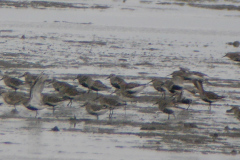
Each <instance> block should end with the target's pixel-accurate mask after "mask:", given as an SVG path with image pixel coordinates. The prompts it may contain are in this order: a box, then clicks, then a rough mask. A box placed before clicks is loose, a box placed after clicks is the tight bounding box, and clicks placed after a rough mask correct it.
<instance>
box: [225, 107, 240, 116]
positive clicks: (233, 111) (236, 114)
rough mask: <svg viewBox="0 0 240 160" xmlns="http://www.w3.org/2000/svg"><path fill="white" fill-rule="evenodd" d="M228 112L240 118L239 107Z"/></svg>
mask: <svg viewBox="0 0 240 160" xmlns="http://www.w3.org/2000/svg"><path fill="white" fill-rule="evenodd" d="M226 112H227V113H234V115H235V116H236V117H237V118H240V109H239V107H237V106H234V107H232V108H231V109H229V110H227V111H226Z"/></svg>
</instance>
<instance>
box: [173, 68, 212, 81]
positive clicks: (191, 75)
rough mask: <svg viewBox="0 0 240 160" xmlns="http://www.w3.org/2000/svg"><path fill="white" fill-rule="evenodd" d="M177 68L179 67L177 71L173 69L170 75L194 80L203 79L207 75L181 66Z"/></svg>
mask: <svg viewBox="0 0 240 160" xmlns="http://www.w3.org/2000/svg"><path fill="white" fill-rule="evenodd" d="M179 69H180V70H179V71H174V72H173V73H171V74H170V75H172V77H174V76H180V77H183V79H184V80H194V79H196V80H205V79H206V78H208V75H206V74H204V73H202V72H198V71H190V69H188V68H182V67H179Z"/></svg>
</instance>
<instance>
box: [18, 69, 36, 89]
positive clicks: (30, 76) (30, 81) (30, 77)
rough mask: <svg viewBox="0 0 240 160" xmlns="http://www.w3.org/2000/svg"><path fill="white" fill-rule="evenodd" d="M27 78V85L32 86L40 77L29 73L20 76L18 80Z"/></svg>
mask: <svg viewBox="0 0 240 160" xmlns="http://www.w3.org/2000/svg"><path fill="white" fill-rule="evenodd" d="M21 77H25V83H27V84H29V85H30V86H31V85H32V84H33V82H34V81H35V80H36V79H37V77H38V75H34V74H31V73H29V72H25V73H24V74H23V75H21V76H19V77H18V78H21Z"/></svg>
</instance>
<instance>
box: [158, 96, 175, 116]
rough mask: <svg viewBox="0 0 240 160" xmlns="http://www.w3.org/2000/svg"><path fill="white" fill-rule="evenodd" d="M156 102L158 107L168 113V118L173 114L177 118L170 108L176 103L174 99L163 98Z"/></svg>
mask: <svg viewBox="0 0 240 160" xmlns="http://www.w3.org/2000/svg"><path fill="white" fill-rule="evenodd" d="M155 104H158V109H159V110H160V111H162V112H163V113H166V114H168V119H170V115H171V114H172V115H173V116H174V118H176V117H175V114H174V111H173V110H171V109H169V107H173V106H174V105H175V102H174V99H161V100H159V101H157V102H156V103H155ZM155 104H154V105H155Z"/></svg>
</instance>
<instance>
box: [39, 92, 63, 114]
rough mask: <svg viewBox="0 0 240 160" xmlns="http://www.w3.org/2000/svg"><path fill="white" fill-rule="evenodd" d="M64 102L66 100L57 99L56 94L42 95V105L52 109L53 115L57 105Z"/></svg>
mask: <svg viewBox="0 0 240 160" xmlns="http://www.w3.org/2000/svg"><path fill="white" fill-rule="evenodd" d="M65 100H66V98H64V97H59V96H58V95H56V94H42V101H43V104H44V105H48V106H50V107H53V113H54V110H55V106H57V105H59V104H60V103H62V102H63V101H65Z"/></svg>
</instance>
